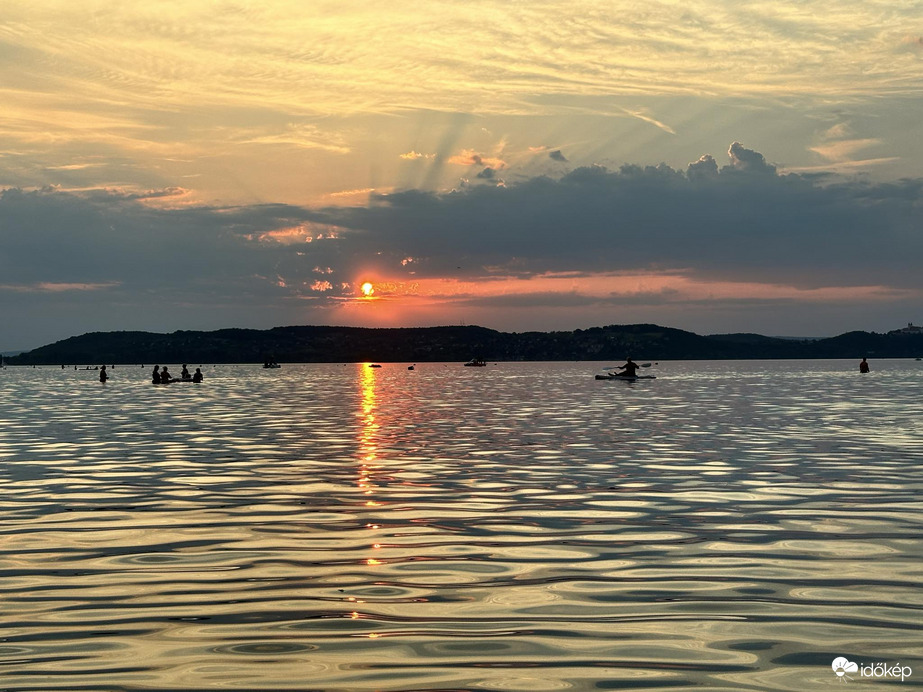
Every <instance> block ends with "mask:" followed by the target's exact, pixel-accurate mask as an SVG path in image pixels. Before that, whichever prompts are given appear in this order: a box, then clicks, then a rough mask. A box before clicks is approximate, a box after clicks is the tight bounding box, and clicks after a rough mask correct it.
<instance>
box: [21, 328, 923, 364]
mask: <svg viewBox="0 0 923 692" xmlns="http://www.w3.org/2000/svg"><path fill="white" fill-rule="evenodd" d="M629 356H630V357H632V358H634V359H635V360H638V359H645V360H651V359H663V360H754V359H830V358H862V357H868V358H918V357H923V332H908V331H907V330H895V331H894V332H889V333H887V334H876V333H874V332H861V331H856V332H847V333H845V334H841V335H839V336H835V337H830V338H822V339H809V338H804V339H799V338H788V337H768V336H762V335H760V334H713V335H709V336H701V335H698V334H695V333H693V332H688V331H683V330H680V329H673V328H670V327H662V326H659V325H654V324H631V325H609V326H605V327H591V328H589V329H576V330H573V331H560V332H521V333H508V332H499V331H496V330H493V329H487V328H485V327H477V326H467V327H402V328H398V327H395V328H366V327H331V326H291V327H275V328H273V329H266V330H256V329H219V330H215V331H176V332H172V333H169V334H160V333H155V332H139V331H130V332H129V331H116V332H92V333H88V334H83V335H81V336H75V337H71V338H69V339H64V340H63V341H58V342H56V343H53V344H49V345H47V346H42V347H40V348H37V349H33V350H32V351H27V352H24V353H21V354H19V355H16V356H9V357H4V362H5V363H7V364H9V365H58V366H60V365H62V364H64V365H65V366H69V367H73V366H74V365H75V364H77V365H85V364H88V363H89V364H96V363H116V364H136V363H137V364H141V363H145V364H146V363H150V364H152V365H153V364H155V363H158V362H161V363H192V362H195V363H209V364H213V363H214V364H221V363H263V362H264V361H265V360H266V359H268V358H271V359H273V360H275V361H277V362H280V363H346V362H357V363H361V362H368V361H380V362H392V363H406V362H452V361H461V362H464V361H467V360H470V359H471V358H481V359H483V360H488V361H494V362H498V361H597V360H613V361H617V360H620V359H621V360H624V358H626V357H629Z"/></svg>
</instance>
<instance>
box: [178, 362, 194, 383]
mask: <svg viewBox="0 0 923 692" xmlns="http://www.w3.org/2000/svg"><path fill="white" fill-rule="evenodd" d="M179 376H180V377H181V378H183V379H184V380H191V379H192V375H190V374H189V368H187V367H186V364H185V363H183V370H182V372H181V373H180V374H179Z"/></svg>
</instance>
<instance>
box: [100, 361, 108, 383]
mask: <svg viewBox="0 0 923 692" xmlns="http://www.w3.org/2000/svg"><path fill="white" fill-rule="evenodd" d="M108 379H109V373H107V372H106V366H105V365H104V366H103V367H101V368H100V369H99V381H100V382H105V381H106V380H108Z"/></svg>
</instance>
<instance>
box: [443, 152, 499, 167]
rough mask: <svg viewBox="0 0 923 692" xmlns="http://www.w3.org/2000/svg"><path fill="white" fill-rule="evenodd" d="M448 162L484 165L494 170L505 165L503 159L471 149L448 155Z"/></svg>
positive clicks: (462, 164)
mask: <svg viewBox="0 0 923 692" xmlns="http://www.w3.org/2000/svg"><path fill="white" fill-rule="evenodd" d="M448 162H449V163H452V164H455V165H456V166H486V167H488V168H493V169H495V170H496V169H500V168H505V167H506V162H505V161H504V160H503V159H500V158H496V157H492V156H483V155H481V154H479V153H477V152H476V151H474V150H473V149H464V150H462V151H461V152H460V153H458V154H456V155H454V156H450V157H449V159H448Z"/></svg>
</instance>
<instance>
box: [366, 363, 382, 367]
mask: <svg viewBox="0 0 923 692" xmlns="http://www.w3.org/2000/svg"><path fill="white" fill-rule="evenodd" d="M369 367H370V368H380V367H381V366H380V365H379V364H378V363H369Z"/></svg>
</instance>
